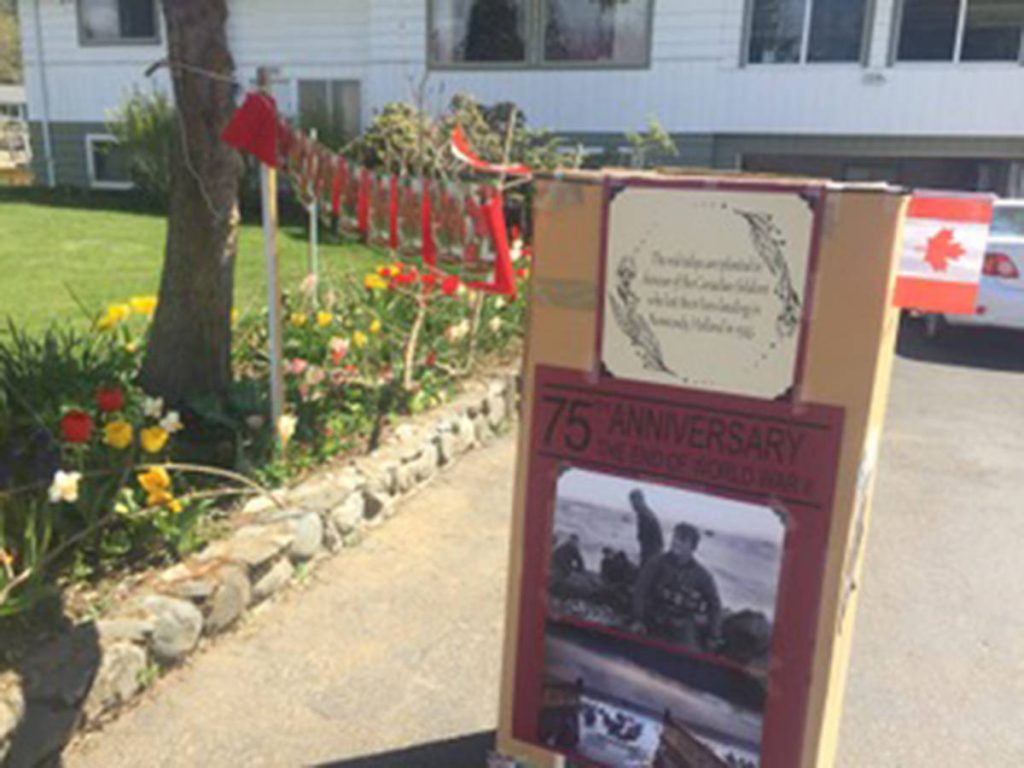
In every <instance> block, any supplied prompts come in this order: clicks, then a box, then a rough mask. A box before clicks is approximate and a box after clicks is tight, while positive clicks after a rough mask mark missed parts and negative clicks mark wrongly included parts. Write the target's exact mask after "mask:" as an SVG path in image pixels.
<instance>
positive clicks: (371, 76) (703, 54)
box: [19, 0, 1024, 136]
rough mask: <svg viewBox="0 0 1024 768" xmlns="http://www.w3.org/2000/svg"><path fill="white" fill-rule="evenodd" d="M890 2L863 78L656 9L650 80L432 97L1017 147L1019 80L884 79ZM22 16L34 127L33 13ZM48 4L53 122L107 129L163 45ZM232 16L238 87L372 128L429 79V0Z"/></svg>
mask: <svg viewBox="0 0 1024 768" xmlns="http://www.w3.org/2000/svg"><path fill="white" fill-rule="evenodd" d="M893 1H894V0H878V1H877V3H876V5H877V10H876V15H875V20H874V35H873V39H872V46H871V55H870V61H871V66H870V67H869V68H867V69H865V68H863V67H861V66H860V65H859V64H848V65H847V64H819V65H810V66H799V65H774V66H773V65H761V66H749V67H741V66H740V65H739V60H740V45H741V42H740V41H741V37H742V21H743V19H742V16H743V0H655V5H656V8H657V13H656V18H655V25H654V30H655V31H654V49H653V64H652V68H651V69H650V70H646V71H635V70H634V71H629V70H620V71H614V70H612V71H603V70H587V71H567V70H561V71H557V70H555V71H536V70H534V71H511V72H493V71H477V72H451V71H438V72H434V73H432V75H431V77H430V89H431V92H432V93H433V94H434V99H435V101H440V100H441V99H440V98H439V97H438V96H437V94H438V93H442V94H443V98H444V99H447V98H448V97H450V96H451V94H452V93H454V92H457V91H460V90H465V91H470V92H473V93H475V94H476V95H478V96H479V97H480V98H481V99H482V100H484V101H495V100H512V101H515V102H517V103H519V104H520V105H521V106H522V107H523V108H524V109H525V111H526V114H527V116H528V117H529V119H530V122H531V124H532V125H534V126H536V127H549V128H553V129H556V130H561V131H615V132H620V131H623V130H625V129H629V128H635V127H638V126H640V125H641V124H642V123H643V122H644V120H645V118H646V115H647V114H649V113H653V114H656V115H657V116H658V117H659V119H660V120H661V121H662V123H663V124H664V125H665V126H666V127H667V128H669V129H670V130H672V131H693V132H701V133H780V134H816V135H821V134H835V135H847V134H870V135H886V134H889V135H915V136H957V135H965V136H1019V135H1020V133H1021V126H1024V67H1021V66H1019V65H1016V64H961V65H953V64H898V65H896V66H893V67H890V66H888V64H887V59H888V52H889V39H890V30H891V21H892V15H893V14H892V3H893ZM19 2H20V14H21V19H22V24H23V31H24V37H25V46H24V51H25V58H26V73H27V81H28V86H29V93H30V103H31V105H32V116H33V117H37V116H38V105H39V103H40V102H39V99H38V93H39V82H38V77H37V72H36V68H35V66H34V55H35V38H34V29H33V23H32V21H33V13H32V4H33V2H35V0H19ZM39 2H40V5H41V11H42V15H43V26H44V30H45V35H44V38H45V42H44V47H45V51H46V58H47V76H48V82H49V86H50V102H51V110H52V118H53V119H55V120H74V121H88V120H102V119H103V117H104V115H105V112H106V110H108V109H109V108H111V107H113V106H116V104H117V103H118V102H119V101H120V99H121V97H122V94H123V93H124V92H125V90H126V89H127V88H128V87H129V86H130V84H131V83H132V82H134V81H138V80H140V79H141V78H142V71H143V70H144V69H145V67H146V66H147V65H148V64H149V63H150V62H152V61H153V60H155V59H157V58H160V57H161V56H162V55H163V46H160V45H156V46H131V47H110V48H95V47H92V48H83V47H81V46H79V45H78V41H77V24H76V19H75V4H74V2H73V0H39ZM230 8H231V13H232V15H231V18H230V21H229V35H230V38H231V44H232V48H233V52H234V55H235V59H236V63H237V65H238V67H239V71H240V75H241V76H243V77H244V78H251V77H252V73H253V71H254V70H255V67H256V66H258V65H260V64H267V65H278V66H280V67H282V70H283V73H284V74H285V75H286V76H287V77H288V78H291V79H295V78H300V77H334V78H353V79H360V80H361V81H362V82H363V103H364V120H365V119H367V118H368V117H369V113H370V112H371V111H372V109H374V108H375V107H379V106H380V105H382V104H384V103H386V102H388V101H392V100H395V99H405V98H409V96H410V94H411V93H412V88H413V84H414V83H415V82H416V81H417V80H418V78H419V77H420V75H421V74H422V72H423V70H424V66H425V54H426V28H425V27H426V13H425V8H426V2H425V0H372V1H371V0H231V2H230ZM161 80H162V81H163V82H164V83H166V81H165V80H163V79H162V78H161ZM280 90H281V91H282V92H284V93H286V94H287V93H288V87H287V86H285V87H284V88H282V89H280ZM286 101H287V99H286ZM285 106H286V107H288V106H292V105H290V104H287V103H286V104H285Z"/></svg>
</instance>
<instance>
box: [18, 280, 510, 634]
mask: <svg viewBox="0 0 1024 768" xmlns="http://www.w3.org/2000/svg"><path fill="white" fill-rule="evenodd" d="M526 276H527V270H526V269H524V268H521V269H520V270H519V272H518V277H519V279H520V281H522V280H524V279H525V278H526ZM523 305H524V300H523V298H522V291H520V292H519V297H518V298H515V299H511V298H503V297H495V296H488V295H484V294H482V293H480V292H478V291H473V290H471V289H469V288H466V287H465V286H464V285H463V284H462V283H461V281H460V280H459V279H458V278H452V277H445V276H443V275H440V274H438V273H430V274H423V273H420V272H418V271H417V270H416V268H415V267H412V266H409V265H404V264H401V263H395V264H390V265H387V266H384V267H381V268H380V269H379V270H378V271H376V272H373V273H370V274H368V275H365V276H363V277H362V278H361V279H357V280H348V281H345V282H341V283H338V284H336V285H321V286H313V285H311V284H310V283H309V282H307V283H305V284H304V285H302V286H299V287H298V289H297V290H295V291H294V292H293V293H292V294H290V295H289V296H287V297H286V314H285V317H286V323H285V335H284V349H285V355H286V358H287V363H286V370H285V380H286V389H287V404H288V408H287V410H288V412H287V415H286V416H285V417H284V418H282V419H281V421H280V423H278V424H270V423H269V420H268V419H267V416H266V414H267V412H268V410H269V408H268V396H267V389H268V385H267V377H268V362H267V357H266V351H265V350H266V348H267V344H266V318H265V313H251V314H245V315H242V316H240V317H237V318H236V319H235V333H234V367H235V373H236V381H235V385H234V387H233V389H232V391H231V392H230V394H229V396H228V397H227V398H226V399H224V400H220V399H218V400H213V399H209V400H203V399H197V400H192V401H189V402H186V403H181V404H176V407H175V408H173V409H172V408H169V407H168V406H167V405H166V404H164V403H162V402H160V401H159V400H157V399H154V398H151V397H149V396H148V395H147V394H146V393H145V392H143V391H142V390H141V389H140V387H139V386H138V385H137V383H136V380H137V374H138V370H139V368H140V365H141V361H142V356H143V354H144V349H145V343H146V335H147V332H148V324H149V319H150V317H151V316H152V313H153V311H154V309H155V299H153V298H151V297H136V298H134V299H131V300H129V301H127V302H125V303H124V304H116V305H113V306H111V307H108V308H107V309H106V310H105V311H104V312H102V313H101V314H100V315H99V316H98V317H97V319H96V322H95V324H94V328H93V329H92V330H91V331H90V332H87V333H81V332H77V331H75V330H72V329H70V328H54V329H51V330H49V331H47V332H45V333H43V334H39V335H33V336H30V335H26V334H23V333H21V332H19V331H18V330H17V329H16V328H11V332H10V336H9V340H3V341H0V622H3V621H5V617H7V620H9V619H10V617H12V616H19V615H24V614H26V613H28V612H30V611H31V610H32V609H33V608H34V607H35V606H36V605H37V604H39V603H40V601H41V600H43V599H44V598H45V597H46V596H47V595H52V594H54V593H55V592H57V591H59V589H60V588H61V587H64V586H66V585H68V584H69V583H82V582H89V581H93V580H96V579H98V578H99V577H101V576H102V575H103V574H105V573H106V574H109V573H111V572H114V573H117V572H123V570H124V569H126V568H134V567H139V566H140V565H141V566H151V565H154V564H159V563H161V562H169V561H173V560H176V559H178V558H180V557H182V556H184V555H187V554H188V553H190V552H193V551H195V550H197V549H198V548H199V547H200V546H202V545H203V544H204V543H205V542H206V541H208V540H209V538H211V536H213V535H214V534H215V533H216V531H217V526H218V520H219V519H220V517H221V513H220V512H219V511H218V510H219V509H220V506H218V505H220V504H221V501H222V500H223V499H224V498H226V497H230V496H231V495H235V494H238V493H240V492H245V491H247V490H251V489H252V488H254V487H258V486H259V485H264V486H265V485H278V484H280V483H283V482H285V481H287V480H289V479H290V478H292V477H294V476H295V475H297V474H300V473H302V472H304V471H306V470H307V469H309V468H311V467H314V466H317V465H319V464H322V463H323V462H325V461H327V460H328V459H330V458H331V457H334V456H338V455H340V454H345V453H356V452H360V453H361V452H365V451H366V450H367V449H369V448H372V447H373V446H375V445H376V444H377V443H378V442H379V441H380V439H381V436H382V435H383V434H385V433H386V432H387V431H388V430H389V429H390V427H391V424H392V421H393V420H394V418H396V417H398V416H400V415H403V414H415V413H418V412H421V411H423V410H425V409H428V408H431V407H433V406H436V405H438V404H440V403H442V402H444V401H445V400H446V399H447V398H448V397H449V396H450V395H451V393H452V392H453V391H454V389H455V388H456V386H457V382H458V381H459V380H460V379H461V378H463V377H464V376H466V375H467V374H468V373H469V372H470V371H472V370H473V368H474V366H475V365H476V363H477V361H479V360H481V359H487V358H492V359H493V357H494V356H496V355H501V354H503V353H506V354H507V353H508V351H509V350H510V349H512V348H514V347H515V346H516V343H517V341H518V339H519V338H520V336H521V333H522V319H523V312H524V306H523ZM275 438H277V439H275ZM282 444H283V446H284V449H283V450H282V449H281V448H280V445H282ZM221 506H222V505H221Z"/></svg>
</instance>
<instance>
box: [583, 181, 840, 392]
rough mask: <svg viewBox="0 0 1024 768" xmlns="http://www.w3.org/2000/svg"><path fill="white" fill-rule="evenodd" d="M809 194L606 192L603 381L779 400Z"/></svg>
mask: <svg viewBox="0 0 1024 768" xmlns="http://www.w3.org/2000/svg"><path fill="white" fill-rule="evenodd" d="M818 193H820V189H819V188H799V189H794V188H783V189H770V188H769V189H764V188H757V189H742V188H728V189H722V188H702V187H693V186H650V185H646V186H644V185H639V184H638V185H636V186H633V185H626V186H622V187H620V188H617V189H616V188H613V189H612V192H611V194H610V196H609V202H608V210H607V213H606V226H607V232H606V233H605V236H606V253H605V265H604V269H605V273H604V306H603V312H602V329H601V359H602V363H603V365H604V371H605V373H607V374H609V375H611V376H614V377H616V378H623V379H631V380H636V381H645V382H650V383H655V384H668V385H675V386H687V387H694V388H698V389H706V390H712V391H718V392H729V393H733V394H739V395H748V396H751V397H758V398H766V399H774V398H777V397H779V396H782V395H785V394H786V393H787V392H789V390H791V389H792V387H793V385H794V384H795V382H796V375H797V367H798V366H797V361H798V357H799V351H800V341H801V336H802V327H803V322H802V321H803V317H804V310H805V304H806V301H807V296H806V286H807V282H808V280H807V277H808V271H809V265H810V262H811V252H812V247H813V244H814V231H815V215H816V207H817V206H816V204H815V203H816V201H817V200H818V199H819V197H818Z"/></svg>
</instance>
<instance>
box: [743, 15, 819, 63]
mask: <svg viewBox="0 0 1024 768" xmlns="http://www.w3.org/2000/svg"><path fill="white" fill-rule="evenodd" d="M806 3H807V0H755V1H754V17H753V19H752V20H751V26H750V51H749V55H748V59H749V61H751V62H752V63H755V64H774V63H778V62H796V61H800V49H801V40H802V39H803V29H804V14H805V11H806V7H807V6H806Z"/></svg>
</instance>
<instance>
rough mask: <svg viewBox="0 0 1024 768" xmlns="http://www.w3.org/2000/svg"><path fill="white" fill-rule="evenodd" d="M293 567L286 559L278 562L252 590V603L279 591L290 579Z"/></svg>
mask: <svg viewBox="0 0 1024 768" xmlns="http://www.w3.org/2000/svg"><path fill="white" fill-rule="evenodd" d="M294 573H295V567H294V566H293V565H292V563H291V561H290V560H289V559H288V558H282V559H281V560H278V561H277V562H276V563H274V565H273V566H272V567H271V569H270V570H269V571H267V572H266V573H265V574H263V576H262V577H261V578H260V579H259V581H257V582H256V586H254V587H253V588H252V598H253V601H254V602H261V601H263V600H266V599H267V598H268V597H270V596H271V595H273V594H274V593H275V592H278V591H279V590H281V589H282V588H283V587H284V586H285V585H286V584H287V583H288V582H289V581H291V579H292V575H293V574H294Z"/></svg>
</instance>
